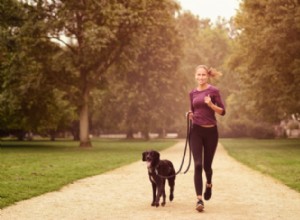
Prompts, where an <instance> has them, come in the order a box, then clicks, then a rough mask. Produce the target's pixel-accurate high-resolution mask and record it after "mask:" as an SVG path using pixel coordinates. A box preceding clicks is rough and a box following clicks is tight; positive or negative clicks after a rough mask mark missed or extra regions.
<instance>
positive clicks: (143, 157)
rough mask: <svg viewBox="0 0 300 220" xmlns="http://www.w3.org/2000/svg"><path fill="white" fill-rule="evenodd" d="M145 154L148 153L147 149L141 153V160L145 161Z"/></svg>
mask: <svg viewBox="0 0 300 220" xmlns="http://www.w3.org/2000/svg"><path fill="white" fill-rule="evenodd" d="M147 154H148V152H147V151H145V152H143V154H142V161H146V157H147Z"/></svg>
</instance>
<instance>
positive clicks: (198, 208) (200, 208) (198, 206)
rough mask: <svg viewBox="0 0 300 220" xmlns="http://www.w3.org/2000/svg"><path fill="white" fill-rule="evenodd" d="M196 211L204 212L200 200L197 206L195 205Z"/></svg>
mask: <svg viewBox="0 0 300 220" xmlns="http://www.w3.org/2000/svg"><path fill="white" fill-rule="evenodd" d="M196 210H197V211H198V212H202V211H203V210H204V203H203V201H202V200H201V199H199V200H198V202H197V204H196Z"/></svg>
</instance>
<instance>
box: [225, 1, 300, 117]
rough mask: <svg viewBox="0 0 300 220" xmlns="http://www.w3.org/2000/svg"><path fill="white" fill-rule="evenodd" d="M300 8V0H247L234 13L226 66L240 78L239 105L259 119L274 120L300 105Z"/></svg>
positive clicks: (291, 111) (295, 110)
mask: <svg viewBox="0 0 300 220" xmlns="http://www.w3.org/2000/svg"><path fill="white" fill-rule="evenodd" d="M299 8H300V5H299V2H298V1H283V0H273V1H258V0H255V1H253V0H251V1H247V0H246V1H244V2H243V3H242V4H241V9H240V11H239V13H238V15H237V17H236V25H237V28H238V29H239V30H240V34H239V36H238V37H237V39H236V41H237V43H238V44H237V45H236V46H235V50H234V51H235V53H234V55H233V57H232V58H231V61H230V66H231V67H232V68H233V69H234V70H235V71H236V72H237V73H238V74H239V77H240V80H241V81H240V83H241V85H240V87H241V89H242V90H243V92H241V93H239V94H238V95H243V99H241V100H240V102H239V105H241V106H244V105H248V107H249V109H248V110H249V111H248V114H249V113H250V112H255V114H256V118H257V119H258V120H263V121H269V122H276V121H278V120H280V119H282V118H283V117H285V116H286V115H290V114H293V113H297V112H298V111H299V109H300V103H299V102H298V101H297V100H299V99H300V97H299V94H300V92H299V86H298V85H299V82H300V72H299V66H300V65H299V61H300V53H299V51H300V41H299V34H300V26H299V16H300V14H299V12H300V10H299ZM249 102H250V103H251V104H250V105H249Z"/></svg>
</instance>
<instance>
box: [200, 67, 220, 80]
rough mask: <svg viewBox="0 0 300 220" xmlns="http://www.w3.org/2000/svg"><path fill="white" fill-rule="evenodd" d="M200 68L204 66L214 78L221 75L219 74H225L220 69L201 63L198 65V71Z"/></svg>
mask: <svg viewBox="0 0 300 220" xmlns="http://www.w3.org/2000/svg"><path fill="white" fill-rule="evenodd" d="M199 68H203V69H205V70H206V72H207V73H208V75H209V76H210V77H212V78H216V77H219V76H222V75H223V74H222V73H221V72H219V71H217V70H216V69H214V68H212V67H211V68H208V67H207V66H206V65H199V66H197V67H196V71H197V70H198V69H199Z"/></svg>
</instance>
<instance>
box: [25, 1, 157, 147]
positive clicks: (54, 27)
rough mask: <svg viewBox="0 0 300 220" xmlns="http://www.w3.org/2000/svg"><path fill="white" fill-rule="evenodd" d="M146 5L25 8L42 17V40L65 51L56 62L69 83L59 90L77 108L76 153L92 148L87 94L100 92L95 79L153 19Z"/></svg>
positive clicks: (37, 4)
mask: <svg viewBox="0 0 300 220" xmlns="http://www.w3.org/2000/svg"><path fill="white" fill-rule="evenodd" d="M151 4H152V1H147V2H146V1H143V0H130V1H123V0H114V1H109V2H108V1H96V0H89V1H85V0H68V1H66V0H53V1H45V0H35V1H32V2H30V6H31V7H34V8H35V9H36V11H37V12H39V13H40V14H41V15H43V18H44V19H43V23H44V24H43V25H44V27H45V28H46V29H47V30H48V34H47V35H46V36H44V37H49V38H51V39H52V40H56V41H58V42H60V43H61V44H62V45H63V46H64V53H63V55H62V56H60V57H59V59H60V60H61V62H64V63H65V65H66V66H67V67H68V68H66V69H65V70H66V72H67V74H69V76H68V78H70V81H68V82H66V83H67V84H66V85H63V86H62V87H66V88H68V89H69V92H71V94H69V95H70V96H72V97H71V99H72V100H74V103H75V105H76V106H77V108H78V112H79V119H80V146H81V147H89V146H91V143H90V139H89V110H88V109H89V104H90V93H91V92H93V89H96V88H98V87H99V86H101V83H100V82H99V79H100V78H101V76H102V75H104V73H105V72H106V71H107V70H108V68H109V67H110V66H111V65H112V64H113V63H115V62H116V61H117V60H118V59H119V57H120V54H122V51H123V48H124V47H125V46H126V45H127V44H128V43H129V42H130V41H131V36H132V34H133V33H134V32H135V31H136V30H138V29H139V28H140V27H141V26H142V25H143V22H144V21H146V20H149V19H150V20H151V19H154V17H153V16H150V17H145V16H144V15H145V13H146V12H147V7H148V6H149V5H151ZM56 83H58V84H59V83H61V81H59V80H57V81H56ZM99 84H100V85H99ZM70 87H72V89H70Z"/></svg>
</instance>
